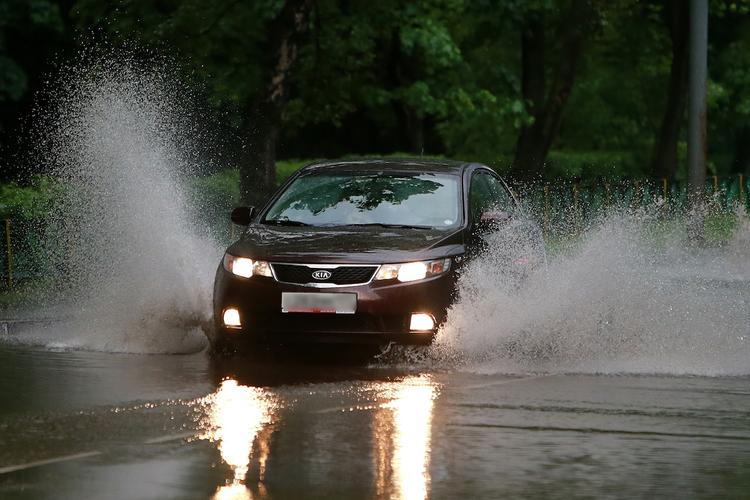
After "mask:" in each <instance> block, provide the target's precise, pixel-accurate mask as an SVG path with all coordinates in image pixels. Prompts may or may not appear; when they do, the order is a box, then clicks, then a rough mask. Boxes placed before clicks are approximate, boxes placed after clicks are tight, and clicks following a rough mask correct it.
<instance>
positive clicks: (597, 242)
mask: <svg viewBox="0 0 750 500" xmlns="http://www.w3.org/2000/svg"><path fill="white" fill-rule="evenodd" d="M739 220H740V223H739V226H738V228H737V229H736V230H735V233H734V237H733V239H732V240H731V242H730V243H729V245H727V246H726V247H725V248H713V249H706V248H691V247H689V246H687V245H686V244H685V241H684V239H683V237H682V236H681V235H673V237H672V239H671V240H670V241H667V242H661V244H659V245H656V244H655V242H654V241H653V238H649V237H648V234H649V231H648V230H647V229H648V228H649V227H653V226H654V224H655V221H654V220H652V218H651V217H650V216H648V215H647V214H644V213H643V212H641V213H638V214H634V213H623V212H618V213H612V214H611V215H609V216H608V217H606V218H603V219H602V220H601V221H600V222H599V223H598V224H595V225H594V226H593V227H592V228H590V229H589V230H588V231H586V232H585V233H584V234H583V235H582V236H581V238H580V240H579V242H578V245H577V246H576V248H575V249H573V250H571V251H568V252H562V253H560V254H558V255H557V256H556V257H553V258H551V259H550V263H549V269H548V270H546V271H540V272H539V273H538V274H537V275H535V276H533V277H532V278H531V279H530V280H529V281H528V282H527V283H526V284H525V286H523V287H522V288H521V289H520V290H519V289H516V288H515V287H512V286H506V284H505V283H503V281H502V280H498V279H497V277H496V276H494V275H493V274H492V273H487V269H491V268H493V267H496V265H497V264H496V261H497V260H498V259H502V258H503V255H504V254H505V253H506V252H510V251H512V249H503V248H502V247H501V248H499V249H498V248H496V249H495V251H494V252H490V253H489V254H488V255H487V256H486V257H484V258H482V259H479V260H477V261H475V262H473V263H472V264H471V265H470V266H469V267H468V268H467V269H466V270H465V272H464V273H463V276H462V277H461V285H460V290H461V297H460V299H459V300H458V302H457V303H456V304H455V306H454V307H453V309H452V311H451V313H450V316H449V320H448V322H447V324H446V325H445V327H444V328H443V329H442V330H441V331H440V332H439V335H438V338H437V343H436V345H435V346H434V347H433V349H432V352H431V357H432V358H433V359H434V360H437V361H438V362H439V363H441V362H445V361H446V360H449V361H451V362H452V363H457V364H458V365H459V366H460V367H461V368H462V369H466V370H470V371H477V372H480V373H483V372H486V373H498V372H509V373H510V372H544V373H564V372H568V373H569V372H594V373H661V374H696V375H737V374H750V245H748V239H749V238H750V225H748V219H747V217H745V216H743V215H740V216H739ZM657 227H658V226H657Z"/></svg>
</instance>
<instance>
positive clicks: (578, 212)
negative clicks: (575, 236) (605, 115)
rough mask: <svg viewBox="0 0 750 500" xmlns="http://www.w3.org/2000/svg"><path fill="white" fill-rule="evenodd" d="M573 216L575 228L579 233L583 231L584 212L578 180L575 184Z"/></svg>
mask: <svg viewBox="0 0 750 500" xmlns="http://www.w3.org/2000/svg"><path fill="white" fill-rule="evenodd" d="M573 217H574V218H575V228H576V232H577V233H578V232H580V231H581V222H582V221H581V218H582V214H581V203H580V196H579V192H578V183H577V182H576V183H575V184H573Z"/></svg>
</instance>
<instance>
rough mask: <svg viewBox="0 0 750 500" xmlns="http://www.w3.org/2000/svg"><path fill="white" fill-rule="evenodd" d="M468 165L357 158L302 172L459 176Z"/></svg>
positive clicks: (325, 163)
mask: <svg viewBox="0 0 750 500" xmlns="http://www.w3.org/2000/svg"><path fill="white" fill-rule="evenodd" d="M469 165H470V163H467V162H463V161H455V160H438V159H429V158H357V159H355V160H324V161H320V162H315V163H312V164H310V165H307V166H305V167H304V168H303V169H302V170H303V171H304V172H312V171H318V172H351V171H358V172H363V171H364V172H368V171H371V172H383V171H388V172H429V173H447V174H461V173H462V172H463V171H464V170H465V169H466V167H468V166H469Z"/></svg>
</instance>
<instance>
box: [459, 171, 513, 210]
mask: <svg viewBox="0 0 750 500" xmlns="http://www.w3.org/2000/svg"><path fill="white" fill-rule="evenodd" d="M469 202H470V207H471V216H472V219H473V220H475V221H476V220H478V219H479V218H480V217H481V216H482V214H483V213H485V212H489V211H502V212H507V213H509V214H512V213H514V212H515V203H514V201H513V198H512V197H511V196H510V193H508V190H507V189H506V188H505V186H504V185H503V183H502V182H501V181H500V180H499V179H498V178H496V177H495V176H493V175H491V174H489V173H487V172H482V171H480V172H477V173H476V174H474V176H473V177H472V178H471V185H470V186H469Z"/></svg>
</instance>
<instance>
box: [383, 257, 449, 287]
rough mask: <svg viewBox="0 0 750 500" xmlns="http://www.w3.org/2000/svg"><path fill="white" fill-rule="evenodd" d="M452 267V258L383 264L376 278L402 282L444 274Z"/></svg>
mask: <svg viewBox="0 0 750 500" xmlns="http://www.w3.org/2000/svg"><path fill="white" fill-rule="evenodd" d="M450 268H451V259H438V260H427V261H422V262H408V263H406V264H383V265H382V266H380V269H379V270H378V274H376V275H375V279H376V280H392V279H397V280H399V281H401V282H402V283H404V282H407V281H417V280H422V279H425V278H429V277H431V276H437V275H438V274H443V273H444V272H446V271H448V270H449V269H450Z"/></svg>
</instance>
